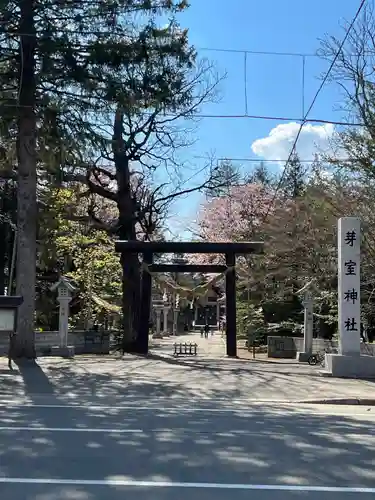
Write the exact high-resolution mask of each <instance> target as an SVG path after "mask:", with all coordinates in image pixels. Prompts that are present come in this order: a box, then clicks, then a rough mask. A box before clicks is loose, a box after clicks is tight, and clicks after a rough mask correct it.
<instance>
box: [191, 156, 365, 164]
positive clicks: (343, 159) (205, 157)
mask: <svg viewBox="0 0 375 500" xmlns="http://www.w3.org/2000/svg"><path fill="white" fill-rule="evenodd" d="M194 158H196V159H197V160H207V159H208V157H207V156H199V155H194ZM215 159H216V161H238V162H249V163H280V162H281V163H286V162H287V161H288V160H282V159H279V160H276V159H274V160H272V159H269V158H268V159H263V158H231V157H230V156H221V157H219V158H215ZM298 161H299V162H300V163H314V161H316V158H311V159H309V160H307V159H302V160H301V159H300V158H298ZM340 161H342V162H343V163H344V162H353V161H356V160H354V159H353V158H340Z"/></svg>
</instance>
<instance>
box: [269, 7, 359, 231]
mask: <svg viewBox="0 0 375 500" xmlns="http://www.w3.org/2000/svg"><path fill="white" fill-rule="evenodd" d="M365 3H366V0H361V3H360V5H359V7H358V9H357V12H356V14H355V16H354V18H353V20H352V22H351V23H350V25H349V27H348V29H347V30H346V33H345V36H344V38H343V40H342V42H341V44H340V46H339V48H338V50H337V52H336V54H335V57H334V58H333V60H332V62H331V64H330V66H329V68H328V71H327V73H326V74H325V76H324V78H323V80H322V82H321V84H320V85H319V88H318V90H317V91H316V93H315V96H314V98H313V100H312V102H311V104H310V106H309V108H308V110H307V111H306V113H305V115H304V117H303V119H302V122H301V125H300V127H299V130H298V132H297V135H296V138H295V140H294V143H293V146H292V149H291V150H290V153H289V157H288V159H287V161H286V163H285V167H284V171H283V173H282V175H281V177H280V181H279V182H278V184H277V186H276V190H275V193H274V195H273V198H272V201H271V203H270V204H269V206H268V209H267V212H266V215H265V217H264V219H263V222H265V220H266V219H267V217H268V214H269V213H270V210H271V208H272V206H273V204H274V202H275V200H276V196H277V193H278V191H279V189H280V188H281V186H282V183H283V181H284V179H285V175H286V172H287V168H288V164H289V163H290V160H291V159H292V157H293V154H294V152H295V149H296V146H297V143H298V139H299V137H300V135H301V132H302V129H303V126H304V125H305V124H306V123H307V121H308V120H307V117H308V115H309V114H310V112H311V110H312V108H313V107H314V104H315V102H316V100H317V98H318V96H319V94H320V92H321V90H322V89H323V87H324V85H325V83H326V81H327V80H328V77H329V75H330V73H331V71H332V69H333V67H334V65H335V64H336V61H337V59H338V57H339V55H340V53H341V51H342V49H343V47H344V45H345V42H346V40H347V38H348V36H349V33H350V31H351V30H352V28H353V26H354V23H355V22H356V21H357V19H358V17H359V14H360V13H361V10H362V9H363V7H364V6H365Z"/></svg>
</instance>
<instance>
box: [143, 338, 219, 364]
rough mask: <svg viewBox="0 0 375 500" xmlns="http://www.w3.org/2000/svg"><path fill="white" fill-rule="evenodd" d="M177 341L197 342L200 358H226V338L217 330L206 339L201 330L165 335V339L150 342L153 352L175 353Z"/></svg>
mask: <svg viewBox="0 0 375 500" xmlns="http://www.w3.org/2000/svg"><path fill="white" fill-rule="evenodd" d="M175 342H178V343H185V342H186V343H187V344H189V342H193V343H195V344H197V346H198V347H197V353H198V358H199V359H201V358H205V359H208V358H215V359H220V358H225V356H226V352H225V338H222V336H221V333H220V332H218V331H216V332H214V334H213V335H211V333H209V337H208V338H207V339H206V338H204V337H201V334H200V332H190V333H187V334H186V335H177V336H170V337H164V338H163V339H160V340H159V339H152V340H151V342H150V351H151V352H153V353H158V352H160V353H163V354H165V355H173V350H174V347H173V345H174V344H175Z"/></svg>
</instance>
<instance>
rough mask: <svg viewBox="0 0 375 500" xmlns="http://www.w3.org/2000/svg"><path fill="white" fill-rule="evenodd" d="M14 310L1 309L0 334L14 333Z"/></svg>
mask: <svg viewBox="0 0 375 500" xmlns="http://www.w3.org/2000/svg"><path fill="white" fill-rule="evenodd" d="M15 314H16V311H15V310H14V309H0V332H13V331H14V316H15Z"/></svg>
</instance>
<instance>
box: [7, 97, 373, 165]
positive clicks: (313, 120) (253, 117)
mask: <svg viewBox="0 0 375 500" xmlns="http://www.w3.org/2000/svg"><path fill="white" fill-rule="evenodd" d="M77 97H78V96H77ZM2 102H4V100H2V99H0V108H1V107H3V108H32V107H33V106H27V105H20V104H18V103H14V104H2ZM143 114H144V115H151V114H152V113H147V112H144V113H143ZM162 116H163V117H164V118H179V117H181V118H207V119H229V120H230V119H239V120H245V119H247V120H268V121H279V122H301V121H304V122H305V123H322V124H326V125H338V126H342V127H363V126H364V124H363V123H357V122H344V121H339V120H325V119H323V118H295V117H288V116H267V115H247V114H244V115H225V114H217V115H214V114H204V113H198V114H192V115H191V116H190V115H189V116H188V114H186V116H184V115H183V113H182V114H179V113H163V114H162ZM278 161H280V160H278Z"/></svg>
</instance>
